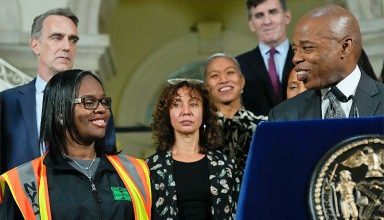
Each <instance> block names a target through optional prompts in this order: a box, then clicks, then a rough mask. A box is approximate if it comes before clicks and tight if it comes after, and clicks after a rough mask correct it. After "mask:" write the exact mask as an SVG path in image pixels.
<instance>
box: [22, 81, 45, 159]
mask: <svg viewBox="0 0 384 220" xmlns="http://www.w3.org/2000/svg"><path fill="white" fill-rule="evenodd" d="M35 81H36V79H35V80H33V81H31V82H30V83H28V84H27V85H26V86H24V87H22V88H21V89H20V90H19V96H18V104H19V106H20V109H21V114H22V117H23V120H24V122H25V126H26V128H27V129H26V130H27V133H28V138H29V146H36V148H33V149H32V150H33V152H34V153H37V154H36V155H39V154H40V151H39V148H38V147H37V143H38V142H37V141H38V134H37V121H36V95H35V93H36V89H35Z"/></svg>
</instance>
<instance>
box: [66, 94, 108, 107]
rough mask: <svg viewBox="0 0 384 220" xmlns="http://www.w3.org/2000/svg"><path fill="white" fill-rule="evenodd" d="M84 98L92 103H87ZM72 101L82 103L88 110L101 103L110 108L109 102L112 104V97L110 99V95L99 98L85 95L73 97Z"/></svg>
mask: <svg viewBox="0 0 384 220" xmlns="http://www.w3.org/2000/svg"><path fill="white" fill-rule="evenodd" d="M85 100H88V101H92V103H89V102H88V103H87V102H85ZM72 103H73V104H83V106H84V108H85V109H88V110H95V109H97V108H98V107H99V104H101V105H102V106H103V107H104V108H106V109H110V108H111V104H112V99H111V97H108V96H106V97H103V98H101V99H97V98H94V97H88V96H86V97H79V98H75V99H74V100H73V102H72ZM96 103H97V104H96ZM92 106H93V107H92Z"/></svg>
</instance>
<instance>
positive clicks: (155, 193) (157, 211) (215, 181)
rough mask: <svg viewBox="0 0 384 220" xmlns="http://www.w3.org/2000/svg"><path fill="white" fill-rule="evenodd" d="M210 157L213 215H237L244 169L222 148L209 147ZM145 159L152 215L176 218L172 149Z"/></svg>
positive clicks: (216, 217)
mask: <svg viewBox="0 0 384 220" xmlns="http://www.w3.org/2000/svg"><path fill="white" fill-rule="evenodd" d="M207 159H208V163H209V164H208V169H209V181H210V184H211V186H210V192H211V206H212V207H211V213H212V215H213V219H217V220H226V219H234V215H235V212H236V207H237V199H238V195H239V191H240V176H241V171H240V170H239V169H238V168H237V166H236V164H235V162H234V160H233V159H229V158H228V157H227V156H225V155H224V154H223V153H222V152H221V151H208V153H207ZM146 161H147V163H148V167H149V170H150V176H151V185H152V219H155V220H156V219H173V220H177V219H178V208H177V193H176V183H175V181H174V177H173V159H172V153H171V151H159V152H158V153H156V154H154V155H152V156H151V157H149V158H148V159H147V160H146ZM192 184H193V183H192Z"/></svg>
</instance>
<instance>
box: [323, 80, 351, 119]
mask: <svg viewBox="0 0 384 220" xmlns="http://www.w3.org/2000/svg"><path fill="white" fill-rule="evenodd" d="M325 98H327V99H328V100H329V106H328V108H327V110H326V112H325V116H324V118H345V117H346V116H345V113H344V111H343V110H342V108H341V105H340V102H348V101H349V100H351V99H352V101H353V96H352V95H351V96H349V97H348V98H347V97H346V96H345V95H344V94H343V93H342V92H341V91H340V90H339V89H338V88H337V87H336V86H332V87H331V89H330V90H329V91H328V92H327V94H326V95H325ZM354 104H355V103H354V101H353V102H352V106H351V112H350V114H349V117H350V118H352V117H357V109H356V106H355V105H354Z"/></svg>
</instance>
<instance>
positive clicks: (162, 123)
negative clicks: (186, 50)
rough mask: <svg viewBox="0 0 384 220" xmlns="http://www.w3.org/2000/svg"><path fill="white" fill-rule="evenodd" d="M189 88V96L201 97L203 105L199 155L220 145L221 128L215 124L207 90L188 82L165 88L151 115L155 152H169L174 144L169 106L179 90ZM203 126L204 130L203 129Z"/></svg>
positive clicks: (200, 85)
mask: <svg viewBox="0 0 384 220" xmlns="http://www.w3.org/2000/svg"><path fill="white" fill-rule="evenodd" d="M183 87H186V88H189V89H190V91H189V92H190V96H192V97H193V96H196V95H198V96H201V99H202V104H203V123H202V126H200V129H199V137H200V138H199V145H200V149H199V152H200V153H207V151H208V150H214V149H217V148H218V147H219V146H220V145H221V144H222V139H221V128H220V127H219V125H218V124H217V116H216V111H217V109H216V107H215V106H214V105H213V102H212V100H211V98H210V96H209V93H208V90H207V89H206V88H205V86H204V85H203V84H202V83H201V84H200V83H198V84H195V83H190V82H188V81H183V82H180V83H178V84H176V85H168V86H166V87H165V88H164V89H163V91H162V93H161V95H160V98H159V101H158V103H157V105H156V107H155V110H154V112H153V114H152V118H153V123H152V129H153V139H154V141H155V144H156V145H157V150H158V151H161V150H170V149H171V148H172V146H173V144H174V143H175V133H174V129H173V127H172V124H171V119H170V115H169V110H170V106H171V105H172V103H173V101H174V98H175V97H176V96H177V92H178V91H179V89H180V88H183ZM204 125H205V128H204Z"/></svg>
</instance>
